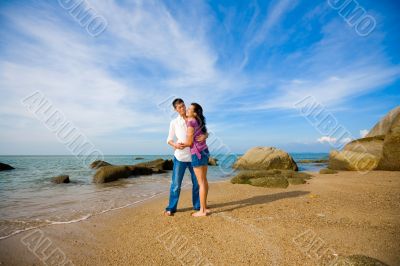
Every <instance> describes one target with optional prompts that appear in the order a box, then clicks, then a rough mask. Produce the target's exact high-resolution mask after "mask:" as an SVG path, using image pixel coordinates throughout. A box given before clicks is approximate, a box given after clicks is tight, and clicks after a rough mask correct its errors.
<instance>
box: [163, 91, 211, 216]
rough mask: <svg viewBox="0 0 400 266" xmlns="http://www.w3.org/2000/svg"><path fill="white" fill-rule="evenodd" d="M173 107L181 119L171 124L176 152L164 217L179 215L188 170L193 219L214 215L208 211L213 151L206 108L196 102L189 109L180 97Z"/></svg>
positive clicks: (170, 140) (170, 129)
mask: <svg viewBox="0 0 400 266" xmlns="http://www.w3.org/2000/svg"><path fill="white" fill-rule="evenodd" d="M172 106H173V107H174V109H175V111H176V112H177V113H178V117H176V118H175V119H174V120H172V121H171V123H170V126H169V134H168V139H167V142H168V144H169V145H171V146H172V147H173V148H174V149H175V152H174V168H173V170H172V183H171V188H170V194H169V203H168V206H167V208H166V209H165V212H164V214H165V215H167V216H172V215H173V214H174V213H175V212H176V210H177V206H178V201H179V195H180V192H181V184H182V179H183V176H184V174H185V171H186V168H189V172H190V175H191V178H192V183H193V188H192V202H193V209H194V210H196V211H197V212H195V213H192V216H194V217H201V216H206V215H207V214H208V213H209V212H210V211H209V210H208V209H207V194H208V181H207V167H208V158H209V157H210V152H209V151H208V147H207V144H206V139H207V137H208V133H207V128H206V119H205V117H204V115H203V108H202V107H201V106H200V105H199V104H197V103H192V104H191V105H190V107H189V108H188V109H186V106H185V103H184V102H183V100H182V99H179V98H178V99H175V100H174V101H173V102H172ZM175 139H176V141H175Z"/></svg>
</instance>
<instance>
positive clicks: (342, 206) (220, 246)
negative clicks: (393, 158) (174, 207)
mask: <svg viewBox="0 0 400 266" xmlns="http://www.w3.org/2000/svg"><path fill="white" fill-rule="evenodd" d="M313 175H314V177H313V178H312V179H311V180H308V182H307V184H303V185H295V186H294V185H291V186H289V187H288V188H287V189H270V188H259V187H252V186H250V185H233V184H230V183H229V182H221V183H213V184H211V185H210V192H209V207H210V208H211V209H212V211H213V212H212V214H211V215H210V216H208V217H202V218H193V217H191V215H190V214H191V213H192V210H191V194H190V190H189V189H185V190H184V191H183V192H182V197H181V201H180V206H179V207H180V210H179V212H177V213H176V214H175V216H173V217H165V216H163V215H162V212H163V209H164V207H165V205H166V204H167V200H168V198H167V196H168V195H167V193H165V194H164V195H161V196H158V197H156V198H153V199H150V200H148V201H147V202H144V203H141V204H139V205H136V206H133V207H128V208H125V209H120V210H116V211H112V212H108V213H105V214H102V215H98V216H95V217H92V218H90V219H88V220H85V221H82V222H78V223H72V224H60V225H51V226H47V227H43V228H40V229H36V230H31V231H27V232H24V233H21V234H18V235H15V236H12V237H10V238H7V239H4V240H0V262H1V265H43V264H45V263H46V264H47V265H57V264H58V265H61V264H66V265H72V264H74V265H179V264H184V265H211V264H214V265H232V264H233V265H249V264H250V265H323V264H328V263H330V262H333V261H334V260H335V259H336V257H337V255H338V254H339V255H352V254H362V255H367V256H370V257H374V258H376V259H379V260H381V261H383V262H385V263H387V264H389V265H400V172H385V171H374V172H370V173H367V174H360V173H357V172H340V173H339V174H334V175H319V174H315V173H313Z"/></svg>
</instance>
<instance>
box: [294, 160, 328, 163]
mask: <svg viewBox="0 0 400 266" xmlns="http://www.w3.org/2000/svg"><path fill="white" fill-rule="evenodd" d="M327 162H329V160H328V159H326V160H325V159H324V160H299V161H297V163H327Z"/></svg>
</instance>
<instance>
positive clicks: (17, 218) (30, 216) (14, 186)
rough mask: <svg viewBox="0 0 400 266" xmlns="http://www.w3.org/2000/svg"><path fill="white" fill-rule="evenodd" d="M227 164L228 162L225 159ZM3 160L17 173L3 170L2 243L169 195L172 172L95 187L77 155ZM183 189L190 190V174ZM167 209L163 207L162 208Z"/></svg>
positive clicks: (227, 171) (223, 171) (127, 160)
mask: <svg viewBox="0 0 400 266" xmlns="http://www.w3.org/2000/svg"><path fill="white" fill-rule="evenodd" d="M292 156H293V158H294V159H295V161H298V160H302V159H315V160H316V159H326V158H327V154H325V153H319V154H316V153H293V154H292ZM158 158H162V159H172V156H168V155H106V156H104V160H105V161H107V162H109V163H111V164H116V165H122V164H135V163H141V162H146V161H151V160H155V159H158ZM220 159H222V160H223V158H220ZM0 162H2V163H7V164H10V165H11V166H13V167H14V168H15V169H14V170H11V171H1V172H0V239H3V238H7V237H9V236H11V235H14V234H17V233H19V232H23V231H25V230H29V229H32V228H37V227H41V226H45V225H48V224H62V223H72V222H77V221H81V220H84V219H88V218H89V217H91V216H93V215H99V214H102V213H105V212H108V211H112V210H116V209H120V208H124V207H128V206H132V205H135V204H137V203H139V202H143V201H145V200H148V199H150V198H153V197H155V196H157V195H160V194H165V195H168V192H169V186H170V180H171V171H169V172H167V173H165V174H157V175H151V176H140V177H132V178H126V179H121V180H118V181H114V182H111V183H106V184H95V183H93V182H92V177H93V175H94V174H95V172H96V170H94V169H90V167H88V166H87V165H83V164H82V161H81V160H79V159H78V158H76V157H75V156H53V155H52V156H0ZM231 164H232V160H229V159H228V160H226V161H225V162H224V163H223V166H222V167H221V166H210V167H209V169H208V179H209V181H210V182H215V181H222V180H227V179H229V178H230V177H231V176H232V175H234V173H235V172H234V171H233V170H232V168H231ZM298 165H299V168H300V170H301V171H318V170H319V169H320V168H322V167H326V165H324V164H302V163H299V164H298ZM61 174H66V175H69V177H70V181H71V183H69V184H54V183H52V182H51V178H52V177H54V176H57V175H61ZM183 186H187V187H190V186H191V179H190V175H189V172H188V171H186V175H185V177H184V181H183ZM164 207H166V206H160V210H162V209H164Z"/></svg>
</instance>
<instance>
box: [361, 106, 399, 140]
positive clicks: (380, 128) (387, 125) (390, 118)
mask: <svg viewBox="0 0 400 266" xmlns="http://www.w3.org/2000/svg"><path fill="white" fill-rule="evenodd" d="M399 115H400V106H398V107H396V108H394V109H393V110H391V111H390V112H389V113H388V114H387V115H385V116H384V117H383V118H382V119H381V120H380V121H379V122H378V123H377V124H376V125H375V126H374V127H373V128H372V129H371V130H370V131H369V132H368V134H367V135H366V136H365V137H375V136H379V135H387V133H388V132H389V130H390V129H391V128H392V125H393V124H394V122H395V120H396V119H397V118H398V117H399Z"/></svg>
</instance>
